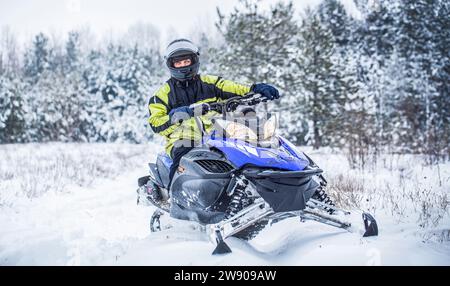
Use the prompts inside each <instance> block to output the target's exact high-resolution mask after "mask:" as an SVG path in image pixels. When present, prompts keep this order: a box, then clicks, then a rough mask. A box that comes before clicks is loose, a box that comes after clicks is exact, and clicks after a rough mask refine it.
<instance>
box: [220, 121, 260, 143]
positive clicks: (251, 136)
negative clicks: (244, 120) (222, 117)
mask: <svg viewBox="0 0 450 286" xmlns="http://www.w3.org/2000/svg"><path fill="white" fill-rule="evenodd" d="M225 132H226V133H227V135H228V137H229V138H233V139H238V140H242V141H257V140H258V136H257V135H256V133H255V132H254V131H253V130H251V129H250V128H248V127H247V126H245V125H243V124H240V123H237V122H229V123H228V124H227V127H226V128H225Z"/></svg>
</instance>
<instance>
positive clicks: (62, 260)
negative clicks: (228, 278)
mask: <svg viewBox="0 0 450 286" xmlns="http://www.w3.org/2000/svg"><path fill="white" fill-rule="evenodd" d="M36 150H38V152H36ZM160 150H162V149H161V147H159V146H158V145H155V144H148V145H127V144H121V145H119V144H60V143H58V144H57V143H50V144H26V145H3V146H1V147H0V159H2V162H4V159H5V158H9V159H13V160H15V161H16V162H14V163H10V164H9V165H6V164H4V163H3V164H0V171H1V173H2V175H1V176H0V225H1V228H0V265H450V243H449V242H450V241H449V239H448V238H447V239H446V240H445V239H444V240H443V241H440V242H439V241H437V240H436V239H433V238H430V237H427V236H426V234H427V233H429V232H430V231H438V230H441V231H445V230H447V231H448V230H449V228H450V227H449V226H450V223H449V215H448V209H447V213H446V214H445V215H444V217H443V218H442V219H441V220H440V221H439V222H438V223H437V224H436V225H433V224H432V223H430V224H429V226H428V227H420V226H419V225H418V220H417V218H418V217H419V216H420V209H416V211H414V206H413V204H412V203H409V204H407V205H405V210H404V215H401V216H400V217H399V218H397V219H394V217H393V215H392V212H391V209H388V208H391V207H392V205H389V204H385V203H384V202H385V201H384V200H383V196H382V195H381V194H380V196H379V200H378V201H376V200H374V201H372V202H370V204H371V205H364V204H362V207H363V208H366V207H367V208H371V209H373V210H375V216H376V219H377V221H378V224H379V227H380V234H379V236H378V237H371V238H362V237H361V236H360V235H359V234H357V233H349V232H347V231H344V230H341V229H337V228H333V227H331V226H327V225H322V224H319V223H316V222H309V221H307V222H300V221H299V220H298V219H295V218H292V219H288V220H285V221H282V222H280V223H277V224H274V225H273V226H272V227H270V228H266V229H264V230H263V231H262V232H261V233H260V234H259V235H258V236H257V237H256V238H255V239H254V240H252V241H250V242H244V241H241V240H239V239H235V238H230V239H227V243H228V245H229V246H230V247H231V249H232V250H233V253H231V254H229V255H223V256H212V255H211V252H212V250H213V248H214V246H213V245H212V244H211V243H210V242H209V241H208V239H207V237H206V235H205V234H204V233H203V232H202V231H201V230H200V228H199V227H198V226H197V225H196V224H195V223H191V222H183V221H176V220H170V224H171V225H172V227H171V228H169V229H165V230H163V231H162V232H159V233H150V231H149V218H150V216H151V214H152V212H153V210H154V208H153V207H147V206H141V205H139V206H138V205H136V181H137V178H138V177H140V176H143V175H145V172H146V170H147V162H148V161H153V160H154V159H155V156H156V154H157V152H159V151H160ZM306 151H307V152H308V154H310V155H311V157H312V158H313V159H315V160H316V162H317V163H318V164H319V165H321V167H322V168H324V169H325V170H326V171H327V170H330V172H328V173H329V176H328V178H329V181H330V184H336V183H335V182H333V181H334V180H335V179H336V178H338V176H339V175H340V174H344V175H346V176H349V178H351V179H354V180H357V179H358V178H359V179H360V178H363V177H365V179H367V178H372V179H373V180H372V181H371V180H365V182H366V183H365V185H364V187H366V188H368V189H370V187H371V185H372V183H373V182H375V181H378V182H379V180H382V179H384V180H386V181H387V182H391V184H392V185H393V186H394V187H396V186H400V185H399V184H400V183H399V179H398V178H397V177H396V176H394V175H397V173H398V170H397V169H396V168H394V169H393V171H389V170H387V169H383V168H382V167H378V168H376V169H374V170H373V171H370V170H368V171H365V172H362V173H360V174H359V175H356V174H355V176H354V177H352V174H353V171H351V170H349V169H348V166H347V164H346V161H345V158H344V157H343V155H342V154H340V153H336V152H333V151H331V150H320V151H312V150H309V149H307V150H306ZM20 154H27V156H24V155H22V157H21V156H20ZM74 154H75V155H74ZM80 154H84V156H87V157H91V158H95V160H94V161H97V164H98V166H101V165H102V164H104V162H107V164H109V165H111V166H114V167H111V168H110V169H108V171H107V173H109V175H108V174H106V175H104V176H102V177H98V174H97V177H95V178H93V181H92V182H88V181H87V180H85V181H83V182H81V181H78V180H77V179H74V182H73V183H70V181H71V178H67V181H64V180H62V179H57V181H58V182H65V183H64V186H63V187H59V188H53V189H52V188H50V189H48V190H47V191H46V192H39V193H35V194H34V195H32V196H30V195H29V194H28V192H27V190H25V189H22V187H21V186H27V185H26V184H25V185H24V184H20V179H18V178H17V175H16V174H15V171H17V170H18V166H22V165H21V163H24V162H25V161H28V162H30V166H31V167H30V168H29V169H28V171H26V167H24V166H22V169H20V170H21V172H31V173H32V169H33V166H34V165H33V164H36V162H35V160H37V159H39V164H44V163H45V165H46V166H47V171H48V172H53V173H54V174H58V172H57V170H58V168H60V166H61V165H63V164H60V165H59V167H58V166H57V165H54V164H53V161H52V160H53V159H52V158H53V157H57V158H62V157H64V158H66V160H68V161H70V162H71V163H72V164H74V165H75V166H73V169H76V168H78V167H80V168H83V167H84V166H86V165H85V164H84V163H83V162H81V161H80V162H78V161H73V160H72V159H73V158H75V157H79V156H80ZM71 156H73V158H72V157H71ZM84 158H86V157H84ZM71 160H72V161H71ZM393 160H394V161H395V162H398V164H399V165H401V166H403V168H404V169H405V171H404V172H406V173H408V174H409V175H408V176H405V178H404V179H403V181H404V182H406V183H404V184H405V185H406V186H411V185H410V184H413V183H414V180H416V179H417V178H416V177H415V175H414V174H415V172H424V173H429V174H430V177H429V178H428V181H425V182H428V183H430V184H435V182H436V181H439V180H442V181H443V184H442V186H441V187H440V188H439V187H437V186H438V185H436V188H433V189H432V190H433V192H447V195H448V191H449V190H450V188H449V184H450V164H449V163H447V164H442V165H441V166H440V169H441V179H439V178H437V175H432V174H436V172H432V170H431V169H430V170H428V169H427V167H424V166H420V167H411V166H410V165H408V164H409V163H408V162H411V160H416V161H417V160H418V158H417V157H411V158H408V157H400V158H399V159H398V160H396V159H395V158H393ZM18 161H21V162H18ZM10 162H11V161H10ZM119 162H121V163H119ZM89 164H91V165H92V166H94V165H95V162H89ZM55 166H56V167H55ZM52 168H53V169H52ZM55 168H56V169H57V170H56V171H55V170H54V169H55ZM430 168H431V167H430ZM124 169H125V170H124ZM5 170H8V171H9V174H8V175H7V176H6V175H4V174H5V173H6V172H5ZM66 170H67V169H64V168H62V169H61V171H60V172H65V171H66ZM383 170H384V171H383ZM389 173H390V174H391V175H390V174H389ZM25 175H26V177H28V178H33V177H32V175H30V174H25ZM40 175H41V176H42V173H41V174H40ZM60 175H61V177H63V175H64V173H63V174H60ZM374 176H375V177H374ZM427 176H428V175H427ZM43 180H46V181H48V180H49V179H48V177H45V176H42V180H39V178H35V182H36V184H42V183H43ZM22 183H23V181H22ZM416 183H417V182H416ZM419 183H423V182H419ZM49 184H50V185H51V182H49ZM375 185H377V184H375ZM381 185H382V184H381ZM55 190H57V191H55ZM4 194H8V196H4ZM367 194H371V192H367ZM387 195H388V194H387V193H384V196H387ZM392 198H396V197H392ZM427 198H428V197H423V198H420V197H418V198H417V199H418V200H424V201H425V199H427ZM430 208H431V209H434V208H438V206H432V207H430ZM430 213H432V214H433V213H434V212H430ZM163 218H164V217H163ZM164 220H165V219H163V222H164Z"/></svg>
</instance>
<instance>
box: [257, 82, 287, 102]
mask: <svg viewBox="0 0 450 286" xmlns="http://www.w3.org/2000/svg"><path fill="white" fill-rule="evenodd" d="M251 90H252V91H253V92H255V93H259V94H261V95H262V96H263V97H265V98H267V99H268V100H273V99H278V98H280V93H279V92H278V89H276V88H275V87H273V86H271V85H269V84H266V83H255V84H254V85H253V86H252V88H251Z"/></svg>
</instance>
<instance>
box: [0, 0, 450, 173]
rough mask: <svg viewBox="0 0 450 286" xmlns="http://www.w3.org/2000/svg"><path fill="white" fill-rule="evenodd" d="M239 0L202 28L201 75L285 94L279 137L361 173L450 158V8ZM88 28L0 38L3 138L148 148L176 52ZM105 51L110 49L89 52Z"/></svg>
mask: <svg viewBox="0 0 450 286" xmlns="http://www.w3.org/2000/svg"><path fill="white" fill-rule="evenodd" d="M258 2H259V1H256V0H242V1H240V3H239V7H236V9H235V10H234V11H233V12H231V13H229V14H224V13H222V12H221V11H220V9H217V15H216V16H215V26H216V31H215V33H216V34H217V35H218V36H213V35H209V34H208V33H206V32H205V31H202V30H201V29H199V30H198V33H197V34H195V35H192V37H191V38H192V40H193V41H194V42H196V43H197V44H198V45H199V46H200V48H201V68H200V72H201V73H208V74H214V75H220V76H222V77H225V78H229V79H232V80H235V81H239V82H242V83H247V84H251V83H254V82H267V83H271V84H273V85H275V86H277V87H278V88H279V89H280V91H281V94H282V98H281V100H280V101H277V102H273V103H270V104H268V105H267V106H265V107H264V108H265V109H266V110H267V111H269V112H279V113H280V118H281V120H280V132H281V133H282V134H283V135H285V136H286V137H288V138H289V139H291V140H293V141H294V142H295V143H296V144H297V145H308V146H312V147H314V148H315V149H317V148H320V147H325V146H326V147H331V148H340V149H342V150H345V152H346V154H347V158H348V160H349V162H350V164H351V165H352V166H353V167H364V165H365V164H366V162H367V161H368V160H369V159H373V158H375V159H376V158H377V156H378V155H379V154H381V153H395V154H398V153H401V154H424V155H426V157H427V158H428V160H429V162H430V163H433V162H438V161H444V160H448V159H449V158H450V147H449V146H450V124H449V121H450V108H449V106H450V95H449V91H450V51H449V47H450V43H449V41H450V17H449V16H448V15H450V2H448V1H445V0H389V1H384V0H380V1H370V0H355V5H356V7H357V8H358V15H353V14H351V13H349V12H348V11H347V10H346V9H345V7H344V6H343V4H341V2H340V1H338V0H323V1H322V2H321V4H320V5H317V6H314V7H313V8H310V9H306V10H305V11H297V10H296V9H294V5H293V4H292V3H289V2H279V3H277V4H276V5H274V6H272V8H271V9H261V8H259V5H258ZM92 37H93V35H92V33H90V32H89V29H80V30H74V31H71V32H70V33H68V34H67V35H65V37H64V38H59V37H54V36H53V35H47V34H45V33H39V34H37V35H35V36H34V37H33V39H32V40H31V41H28V42H25V43H24V44H19V41H18V40H17V38H16V36H15V34H14V32H13V31H12V30H11V28H8V27H3V28H2V30H1V33H0V40H1V44H0V143H3V144H5V143H27V142H53V141H60V142H119V143H144V142H147V141H150V140H152V138H153V133H152V131H151V129H150V128H149V126H148V123H147V117H148V109H147V102H148V99H149V98H150V97H151V96H152V94H153V92H154V91H155V90H156V89H157V88H158V87H159V86H160V85H161V84H163V83H164V81H165V80H167V78H168V72H167V71H166V68H165V66H164V61H163V59H162V51H163V50H164V48H165V46H166V43H164V42H163V41H162V39H161V33H160V32H159V31H158V30H157V29H156V28H154V27H152V26H151V25H150V24H143V23H137V24H136V25H134V26H131V27H130V28H129V30H128V31H127V32H126V33H125V34H124V35H122V36H121V37H118V38H117V39H109V40H100V41H99V40H98V39H97V41H94V40H93V39H92ZM94 42H98V43H101V44H96V45H94V44H92V43H94Z"/></svg>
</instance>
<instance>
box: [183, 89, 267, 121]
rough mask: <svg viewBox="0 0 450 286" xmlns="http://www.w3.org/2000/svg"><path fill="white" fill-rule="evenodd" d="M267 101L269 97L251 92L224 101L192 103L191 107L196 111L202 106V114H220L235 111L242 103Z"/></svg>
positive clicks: (253, 103) (249, 103)
mask: <svg viewBox="0 0 450 286" xmlns="http://www.w3.org/2000/svg"><path fill="white" fill-rule="evenodd" d="M266 101H267V99H266V98H264V97H263V96H262V95H261V94H259V93H254V92H249V93H247V94H246V95H244V96H236V97H232V98H229V99H227V100H225V101H222V102H211V103H200V104H192V105H190V106H189V107H190V108H192V109H194V111H195V109H197V108H199V106H201V108H202V115H204V114H206V113H208V112H209V111H216V112H218V113H220V114H224V113H227V112H233V111H235V110H236V109H237V108H238V106H240V105H246V106H252V105H257V104H259V103H261V102H266Z"/></svg>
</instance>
